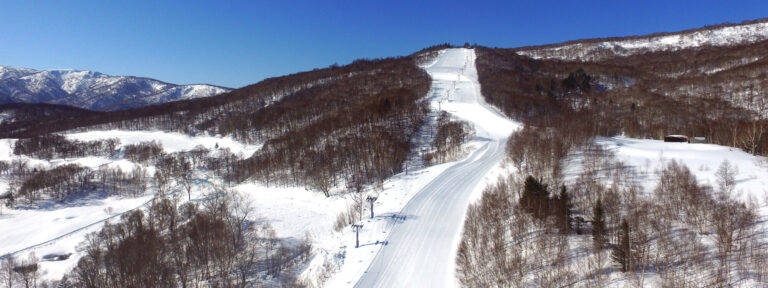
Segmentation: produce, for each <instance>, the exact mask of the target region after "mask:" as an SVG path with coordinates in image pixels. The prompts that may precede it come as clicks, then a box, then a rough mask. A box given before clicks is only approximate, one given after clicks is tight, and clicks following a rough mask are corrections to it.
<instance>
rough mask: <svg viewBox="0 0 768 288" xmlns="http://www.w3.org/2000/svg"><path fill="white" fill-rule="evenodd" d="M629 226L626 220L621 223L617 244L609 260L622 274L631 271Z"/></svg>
mask: <svg viewBox="0 0 768 288" xmlns="http://www.w3.org/2000/svg"><path fill="white" fill-rule="evenodd" d="M630 249H631V248H630V238H629V224H628V223H627V220H626V219H624V220H622V221H621V231H620V232H619V243H618V245H616V246H615V247H614V248H613V253H612V255H611V258H613V261H616V263H617V264H619V266H620V267H621V271H622V272H628V271H630V270H631V269H632V266H631V263H632V251H631V250H630Z"/></svg>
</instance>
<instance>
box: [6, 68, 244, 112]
mask: <svg viewBox="0 0 768 288" xmlns="http://www.w3.org/2000/svg"><path fill="white" fill-rule="evenodd" d="M230 90H231V89H229V88H224V87H218V86H213V85H205V84H194V85H176V84H170V83H165V82H162V81H159V80H155V79H149V78H142V77H134V76H110V75H105V74H102V73H98V72H93V71H81V70H42V71H40V70H33V69H26V68H14V67H7V66H0V104H3V103H49V104H63V105H69V106H74V107H79V108H84V109H90V110H99V111H113V110H123V109H128V108H133V107H140V106H146V105H151V104H158V103H165V102H170V101H176V100H184V99H194V98H201V97H208V96H213V95H217V94H221V93H224V92H227V91H230Z"/></svg>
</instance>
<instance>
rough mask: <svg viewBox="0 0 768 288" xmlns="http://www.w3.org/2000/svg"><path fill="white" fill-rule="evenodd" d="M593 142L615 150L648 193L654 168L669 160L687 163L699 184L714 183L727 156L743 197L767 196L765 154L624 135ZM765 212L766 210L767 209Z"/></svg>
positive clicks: (655, 180)
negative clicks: (733, 168)
mask: <svg viewBox="0 0 768 288" xmlns="http://www.w3.org/2000/svg"><path fill="white" fill-rule="evenodd" d="M595 143H597V144H599V145H601V146H602V147H604V148H606V149H607V150H608V151H611V152H613V153H614V154H615V156H616V158H617V159H618V160H619V161H621V162H623V163H624V164H626V165H629V166H630V167H633V168H634V169H635V171H639V172H641V173H638V175H640V178H639V179H637V181H638V183H641V184H642V185H643V187H644V190H645V191H646V192H647V193H652V192H653V189H654V188H655V187H656V185H657V183H658V175H657V174H656V171H659V170H661V169H662V168H663V167H664V165H666V163H668V162H669V161H672V160H676V161H679V162H680V163H682V164H685V165H686V166H688V168H689V169H690V170H691V172H692V173H694V174H695V175H696V179H698V181H699V182H700V183H701V184H707V185H710V186H712V187H717V180H716V176H715V173H716V171H717V169H718V167H719V166H720V164H721V163H722V162H723V161H725V160H728V162H730V164H731V165H733V166H734V167H735V168H736V170H737V171H738V173H737V174H736V191H737V194H739V196H740V198H741V200H742V201H747V200H748V199H749V198H750V197H751V198H754V199H756V200H763V199H765V198H766V196H768V188H766V187H768V168H767V166H766V165H768V162H766V159H765V157H761V156H753V155H751V154H749V153H746V152H744V151H742V150H740V149H736V148H732V147H726V146H720V145H714V144H688V143H670V142H663V141H659V140H647V139H633V138H626V137H612V138H598V139H596V140H595ZM766 212H768V211H766Z"/></svg>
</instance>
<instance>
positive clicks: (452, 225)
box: [356, 48, 519, 287]
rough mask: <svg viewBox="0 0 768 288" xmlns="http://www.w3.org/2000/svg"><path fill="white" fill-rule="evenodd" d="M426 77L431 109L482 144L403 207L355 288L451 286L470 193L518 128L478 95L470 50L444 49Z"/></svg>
mask: <svg viewBox="0 0 768 288" xmlns="http://www.w3.org/2000/svg"><path fill="white" fill-rule="evenodd" d="M425 70H426V71H427V72H428V73H429V74H430V76H431V77H432V81H433V82H432V86H433V89H432V92H431V93H432V95H430V96H429V97H430V98H429V99H430V101H431V102H432V106H433V108H434V109H440V110H444V111H447V112H449V113H451V114H452V115H453V116H454V117H457V118H460V119H462V120H464V121H467V122H468V123H470V124H471V125H472V126H473V127H474V128H475V131H476V136H477V139H476V140H482V141H485V143H484V144H483V145H482V146H481V147H480V148H478V149H477V150H476V151H474V152H473V153H472V154H471V155H469V156H468V157H467V158H465V159H464V160H462V161H460V162H458V163H456V164H455V165H454V166H452V167H450V168H448V169H446V170H445V171H444V172H443V173H442V174H440V175H439V176H437V178H435V179H434V180H433V181H432V182H430V183H429V184H427V185H426V186H425V187H424V188H422V189H421V191H419V192H418V193H417V194H416V195H415V196H414V197H413V198H412V199H411V200H410V201H409V202H408V203H407V204H406V205H405V207H404V208H403V210H402V213H401V214H402V215H408V216H407V217H408V218H407V219H406V220H405V221H403V222H402V223H400V224H397V225H396V226H395V227H393V228H392V230H391V232H390V234H389V236H388V237H387V241H388V245H387V246H385V247H383V248H382V249H381V250H379V252H378V254H376V256H375V258H374V259H373V261H372V262H371V264H370V266H369V267H368V269H367V270H366V271H365V273H364V274H363V276H362V277H361V278H360V280H359V281H358V282H357V285H356V287H454V286H456V278H455V276H454V273H455V272H454V271H455V254H456V250H457V248H458V244H459V241H460V239H461V232H462V225H463V222H464V215H465V213H466V210H467V206H468V205H469V202H470V200H471V199H470V198H471V195H472V193H473V192H474V191H476V190H477V188H478V187H479V186H480V185H482V184H483V181H482V180H483V178H484V177H485V175H486V174H487V173H488V172H489V171H490V170H491V169H492V168H494V167H496V166H498V165H499V164H500V162H501V160H502V159H503V158H504V156H505V147H506V141H507V137H508V136H509V134H510V133H511V132H512V131H514V130H515V129H517V128H518V127H519V124H518V123H515V122H513V121H511V120H509V119H508V118H506V117H504V116H503V115H502V114H501V113H500V112H499V111H498V110H497V109H495V108H493V107H491V106H490V105H488V104H487V103H485V100H484V99H483V98H482V96H481V94H480V84H479V83H478V82H477V70H476V68H475V53H474V50H471V49H463V48H459V49H447V50H445V51H443V53H440V55H439V56H438V59H437V61H435V63H434V64H432V65H430V66H428V67H425Z"/></svg>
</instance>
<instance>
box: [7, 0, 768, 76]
mask: <svg viewBox="0 0 768 288" xmlns="http://www.w3.org/2000/svg"><path fill="white" fill-rule="evenodd" d="M762 17H768V1H669V0H667V1H623V0H613V1H498V2H481V1H419V0H412V1H373V0H370V1H369V0H347V1H319V0H316V1H290V0H286V1H263V2H262V1H192V0H190V1H158V0H156V1H6V0H0V27H2V28H0V29H2V30H0V65H9V66H18V67H29V68H35V69H52V68H74V69H85V70H95V71H99V72H103V73H107V74H112V75H136V76H145V77H151V78H157V79H160V80H163V81H167V82H171V83H178V84H191V83H211V84H216V85H222V86H228V87H241V86H245V85H247V84H252V83H256V82H258V81H260V80H262V79H264V78H267V77H273V76H280V75H285V74H290V73H295V72H300V71H305V70H311V69H313V68H318V67H326V66H328V65H330V64H333V63H338V64H346V63H349V62H351V61H352V60H354V59H357V58H377V57H387V56H400V55H407V54H410V53H412V52H414V51H417V50H419V49H421V48H424V47H426V46H431V45H433V44H439V43H445V42H450V43H454V44H462V43H464V42H470V43H478V44H481V45H486V46H496V47H517V46H526V45H536V44H546V43H553V42H561V41H566V40H573V39H580V38H593V37H606V36H626V35H638V34H647V33H652V32H665V31H676V30H682V29H688V28H695V27H700V26H704V25H708V24H716V23H722V22H741V21H742V20H750V19H757V18H762Z"/></svg>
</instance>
